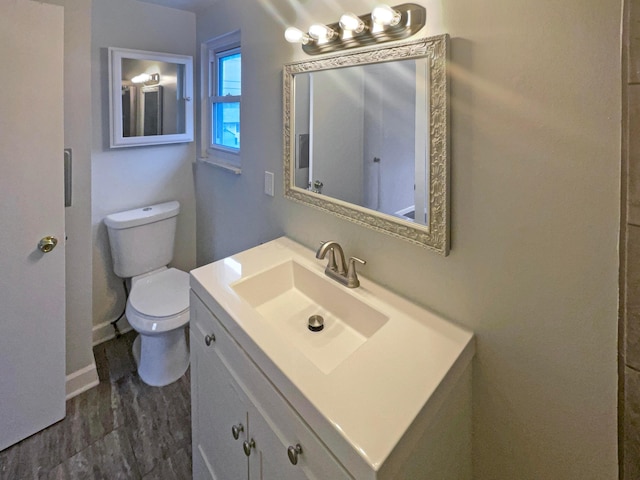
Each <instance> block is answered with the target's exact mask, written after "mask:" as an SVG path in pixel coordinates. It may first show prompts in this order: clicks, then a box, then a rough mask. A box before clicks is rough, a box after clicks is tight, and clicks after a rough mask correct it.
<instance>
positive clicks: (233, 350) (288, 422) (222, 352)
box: [191, 292, 353, 480]
mask: <svg viewBox="0 0 640 480" xmlns="http://www.w3.org/2000/svg"><path fill="white" fill-rule="evenodd" d="M191 305H192V317H191V320H192V328H193V327H195V330H196V331H195V332H194V333H195V336H196V337H200V339H201V341H204V339H205V336H206V335H209V336H211V335H212V334H213V335H214V336H215V341H212V340H210V345H209V346H208V347H207V350H210V351H215V352H216V353H217V357H219V359H220V360H221V361H222V363H223V364H224V366H225V367H226V368H227V370H229V372H230V373H231V375H232V376H233V377H234V379H235V380H236V382H238V384H239V385H240V387H241V388H242V390H243V391H244V393H245V394H246V395H247V396H248V397H249V400H250V402H251V403H252V404H253V406H254V407H255V409H256V411H257V413H258V414H259V416H260V417H261V418H258V419H256V420H255V421H254V422H252V420H251V416H250V418H249V422H248V423H249V425H248V428H249V435H250V436H252V437H254V440H255V442H256V449H257V450H258V451H260V452H261V454H262V456H263V462H267V463H270V464H272V465H280V466H283V468H284V467H285V466H286V467H287V468H290V469H291V473H292V474H291V476H289V475H287V477H286V478H308V479H318V480H322V479H328V478H330V479H332V480H340V479H350V478H353V477H351V476H350V475H349V474H348V473H347V471H346V470H345V469H344V468H343V467H342V465H341V464H340V463H339V462H338V461H337V460H336V459H335V457H334V456H333V455H332V454H331V452H330V451H329V449H328V448H327V447H326V446H325V445H324V443H323V442H322V441H321V440H320V439H319V438H318V437H317V436H316V435H315V434H314V433H313V431H312V430H311V429H310V428H309V427H308V426H307V425H306V424H305V423H304V421H303V420H302V419H301V417H300V416H299V415H298V413H297V412H296V411H295V410H294V409H293V408H292V407H291V406H290V405H289V403H288V402H287V401H286V400H285V399H284V398H283V397H282V395H281V394H280V393H279V392H278V391H277V390H276V388H275V387H274V386H273V385H272V384H271V382H270V381H269V380H268V379H267V378H266V377H265V375H264V374H263V373H262V371H260V370H259V368H258V367H257V366H256V364H255V363H253V361H252V360H251V359H250V358H249V356H248V355H247V354H246V353H245V352H244V350H242V347H241V346H240V345H239V344H238V343H237V342H236V341H235V340H234V339H233V337H232V336H231V335H230V334H229V333H228V332H227V330H226V329H225V328H224V326H223V325H222V324H221V323H220V322H219V321H218V319H217V318H216V317H215V316H214V315H213V313H211V311H210V310H209V309H208V308H207V307H206V306H205V305H204V304H203V303H202V302H201V300H200V299H199V298H198V297H197V296H196V295H195V294H194V293H193V292H192V302H191ZM210 338H211V337H210ZM196 341H197V340H196ZM254 426H255V428H254ZM260 434H261V435H262V439H261V438H259V435H260ZM267 437H269V438H267ZM276 438H277V441H276ZM261 440H262V441H261ZM297 445H300V447H301V449H302V452H301V453H300V454H299V455H298V463H297V464H296V465H293V464H291V462H290V460H289V456H288V451H287V450H288V448H289V447H290V446H291V447H294V448H295V447H296V446H297ZM263 480H280V479H279V478H269V477H268V476H265V477H263Z"/></svg>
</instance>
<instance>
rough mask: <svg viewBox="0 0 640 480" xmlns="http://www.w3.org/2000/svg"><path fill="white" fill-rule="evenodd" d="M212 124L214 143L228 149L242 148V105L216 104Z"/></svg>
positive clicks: (234, 103) (236, 103)
mask: <svg viewBox="0 0 640 480" xmlns="http://www.w3.org/2000/svg"><path fill="white" fill-rule="evenodd" d="M212 114H213V118H212V119H211V120H212V123H213V125H214V132H213V136H214V142H213V143H215V144H216V145H221V146H223V147H227V148H233V149H239V148H240V103H239V102H228V103H216V104H215V105H214V106H213V112H212Z"/></svg>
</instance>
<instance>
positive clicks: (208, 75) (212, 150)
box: [200, 30, 242, 174]
mask: <svg viewBox="0 0 640 480" xmlns="http://www.w3.org/2000/svg"><path fill="white" fill-rule="evenodd" d="M230 50H234V51H235V53H242V49H241V46H240V30H237V31H235V32H231V33H228V34H225V35H222V36H220V37H216V38H213V39H211V40H209V41H207V42H204V43H202V45H201V47H200V57H201V63H200V65H201V95H200V101H201V103H200V112H201V115H200V125H201V131H200V159H201V160H202V161H204V162H206V163H211V164H213V165H216V166H218V167H222V168H225V169H227V170H230V171H232V172H234V173H237V174H239V173H241V171H242V162H241V158H242V157H241V154H240V150H239V149H238V150H236V149H231V148H226V147H224V146H221V145H215V144H214V143H213V138H212V127H213V125H212V121H213V120H212V118H213V117H212V114H213V110H212V109H213V106H214V105H215V104H216V103H222V102H237V103H240V124H241V125H242V95H237V96H235V95H234V96H226V97H219V96H217V95H214V94H215V93H217V92H216V90H215V86H216V85H215V82H216V81H217V80H216V79H217V72H216V69H217V61H216V60H217V57H218V56H219V54H220V53H223V52H228V51H230ZM240 130H241V131H242V126H241V127H240Z"/></svg>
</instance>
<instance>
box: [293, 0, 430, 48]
mask: <svg viewBox="0 0 640 480" xmlns="http://www.w3.org/2000/svg"><path fill="white" fill-rule="evenodd" d="M426 21H427V11H426V9H425V8H424V7H423V6H421V5H417V4H415V3H403V4H401V5H396V6H395V7H390V6H388V5H378V6H377V7H375V8H374V9H373V10H372V12H371V13H370V14H365V15H360V16H358V15H355V14H353V13H351V12H348V13H345V14H344V15H342V17H340V21H339V22H336V23H330V24H328V25H324V24H321V23H315V24H313V25H311V27H309V31H308V33H304V32H303V31H302V30H299V29H297V28H295V27H289V28H287V29H286V30H285V33H284V36H285V38H286V39H287V41H288V42H290V43H301V44H302V50H303V51H304V52H306V53H308V54H309V55H317V54H320V53H328V52H335V51H337V50H345V49H348V48H355V47H363V46H366V45H374V44H378V43H384V42H388V41H391V40H400V39H402V38H407V37H410V36H411V35H414V34H415V33H417V32H418V31H419V30H420V29H421V28H422V27H424V26H425V23H426Z"/></svg>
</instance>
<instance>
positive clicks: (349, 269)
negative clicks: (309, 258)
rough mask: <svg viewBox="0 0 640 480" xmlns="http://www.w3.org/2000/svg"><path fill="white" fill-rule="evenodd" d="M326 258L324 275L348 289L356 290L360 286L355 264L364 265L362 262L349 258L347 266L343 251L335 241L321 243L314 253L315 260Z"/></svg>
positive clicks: (358, 259)
mask: <svg viewBox="0 0 640 480" xmlns="http://www.w3.org/2000/svg"><path fill="white" fill-rule="evenodd" d="M327 254H328V255H329V256H328V260H327V268H325V269H324V273H325V275H327V276H328V277H330V278H333V279H334V280H336V281H337V282H340V283H341V284H342V285H345V286H346V287H348V288H356V287H359V286H360V280H358V275H357V274H356V262H359V263H361V264H362V265H364V264H365V263H367V262H365V261H364V260H361V259H360V258H357V257H350V258H349V265H348V266H347V265H346V263H345V257H344V251H343V250H342V247H341V246H340V244H339V243H338V242H336V241H333V240H330V241H328V242H322V243H321V244H320V248H318V251H317V252H316V258H317V259H319V260H322V259H323V258H325V256H327ZM336 255H337V257H338V258H336Z"/></svg>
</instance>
